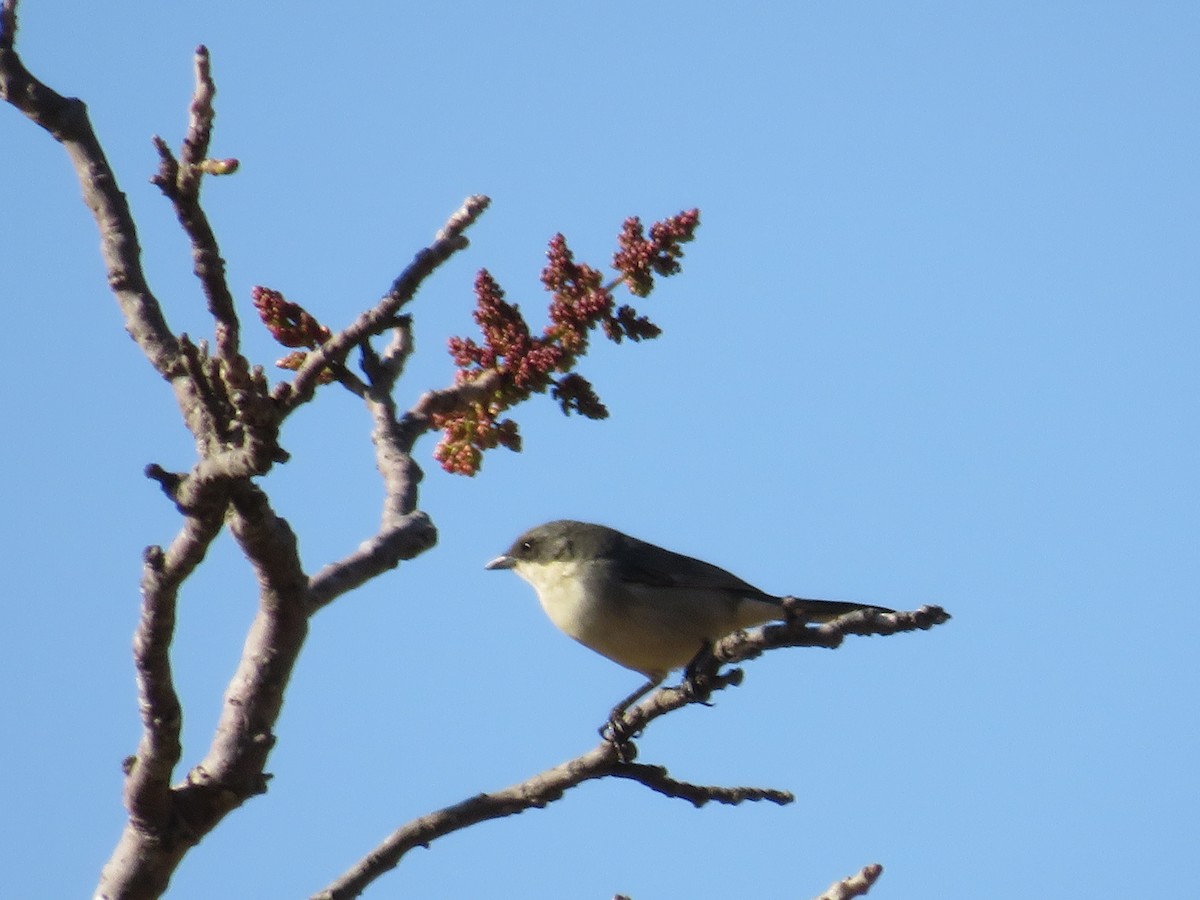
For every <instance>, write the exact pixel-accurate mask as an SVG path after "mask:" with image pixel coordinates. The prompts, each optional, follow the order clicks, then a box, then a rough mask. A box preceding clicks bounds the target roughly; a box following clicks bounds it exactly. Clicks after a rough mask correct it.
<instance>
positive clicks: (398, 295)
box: [272, 194, 491, 415]
mask: <svg viewBox="0 0 1200 900" xmlns="http://www.w3.org/2000/svg"><path fill="white" fill-rule="evenodd" d="M490 203H491V200H489V199H488V198H487V197H485V196H483V195H482V194H476V195H475V196H472V197H468V198H467V199H466V200H465V201H464V202H463V205H462V206H461V207H459V209H458V210H456V211H455V213H454V214H453V215H452V216H450V218H449V219H448V220H447V221H446V224H445V225H444V226H443V227H442V229H441V230H440V231H439V232H438V233H437V235H436V237H435V238H434V240H433V243H431V244H430V245H429V246H428V247H425V248H424V249H422V250H421V251H419V252H418V253H417V255H416V256H415V257H414V258H413V261H412V262H411V263H409V264H408V267H407V268H405V270H404V271H403V272H401V273H400V275H399V277H397V278H396V280H395V281H394V282H393V283H392V287H391V290H389V291H388V293H387V294H386V295H385V296H384V297H383V299H382V300H380V301H379V303H377V304H376V305H375V306H374V307H373V308H371V309H369V310H367V311H366V312H364V313H363V314H362V315H360V316H359V317H358V318H357V319H355V320H354V321H353V322H352V323H351V324H350V325H348V326H347V327H346V328H344V329H343V330H342V331H339V332H338V333H337V334H335V335H334V336H333V337H331V338H330V339H329V340H328V341H326V342H325V343H324V344H322V345H321V346H320V347H319V348H318V349H316V350H314V351H312V352H311V353H309V354H308V356H307V357H305V360H304V364H303V365H302V366H301V367H300V368H299V369H298V370H297V371H296V377H295V378H294V379H292V381H291V382H290V383H289V382H280V383H279V384H278V385H276V386H275V390H274V391H273V392H272V396H274V397H275V399H276V400H277V401H279V403H280V406H281V408H282V410H283V414H284V415H287V413H289V412H291V411H293V410H295V409H296V408H297V407H298V406H300V405H302V404H304V403H307V402H308V401H309V400H310V399H311V398H312V395H313V392H314V391H315V390H316V387H317V383H318V380H319V379H320V377H321V372H322V370H324V369H325V368H326V367H327V366H328V365H330V363H344V362H345V359H346V355H347V354H348V353H349V352H350V350H351V348H353V347H354V346H355V345H357V344H359V343H360V342H362V341H363V340H365V339H366V338H368V337H372V336H374V335H377V334H382V333H383V332H384V331H386V330H387V329H389V328H392V327H394V325H395V320H396V314H397V313H398V312H399V311H400V309H401V308H402V307H403V306H404V305H405V304H406V303H408V302H409V301H410V300H412V298H413V297H414V296H416V293H417V290H418V289H419V288H420V287H421V284H422V283H423V282H424V281H425V279H426V278H428V277H429V276H430V275H431V274H433V272H434V271H435V270H436V269H437V268H438V267H439V266H440V265H442V263H444V262H445V261H446V260H448V259H449V258H450V257H451V256H453V255H454V254H455V253H457V252H458V251H459V250H462V249H464V248H465V247H466V246H467V238H466V236H465V235H464V234H463V232H465V231H466V229H467V228H469V227H470V226H471V225H472V224H474V222H475V221H476V220H477V219H478V218H479V217H480V216H481V215H482V214H483V212H484V210H486V209H487V207H488V204H490Z"/></svg>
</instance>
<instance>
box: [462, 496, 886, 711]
mask: <svg viewBox="0 0 1200 900" xmlns="http://www.w3.org/2000/svg"><path fill="white" fill-rule="evenodd" d="M486 568H488V569H512V570H513V571H514V572H516V573H517V574H518V575H520V576H521V577H522V578H524V579H525V580H526V581H528V582H529V583H530V584H531V585H533V588H534V590H535V591H537V595H538V600H539V601H540V602H541V604H542V609H544V610H545V611H546V615H548V616H549V617H550V621H552V622H553V623H554V624H555V625H556V626H558V628H559V629H560V630H561V631H563V632H564V633H566V634H567V635H569V636H570V637H573V638H574V639H575V640H577V641H579V643H581V644H583V645H584V646H585V647H590V648H591V649H593V650H595V651H596V652H597V653H599V654H601V655H603V656H607V657H608V658H609V659H611V660H612V661H613V662H615V663H619V664H620V665H622V666H625V667H626V668H628V669H633V670H634V671H635V672H640V673H641V674H642V675H644V676H646V679H647V680H646V683H645V684H644V685H642V686H641V687H640V688H638V689H637V690H636V691H634V692H633V693H631V694H630V695H629V696H628V697H626V698H625V699H624V700H622V701H621V702H620V703H618V704H617V705H616V706H615V707H614V708H613V710H612V713H611V715H610V718H609V720H608V723H607V727H610V728H612V729H613V731H612V733H613V734H616V721H617V718H618V717H619V716H620V715H621V713H623V712H624V711H625V709H627V708H628V707H629V706H630V705H631V704H633V703H634V702H635V701H636V700H638V699H640V698H641V697H643V696H644V695H646V694H647V693H649V692H650V691H651V690H653V689H654V688H655V687H657V686H658V685H659V684H661V683H662V682H663V680H664V679H666V677H667V675H668V674H669V673H670V672H671V671H673V670H674V669H678V668H680V667H682V666H686V665H688V664H689V663H690V662H692V661H693V660H694V659H695V658H696V657H697V655H698V654H700V653H702V652H705V651H706V650H707V649H708V648H709V647H711V645H712V644H713V642H715V641H717V640H718V639H720V638H722V637H724V636H725V635H727V634H731V633H732V632H734V631H737V630H739V629H742V628H750V627H752V626H755V625H762V624H763V623H765V622H771V621H775V620H779V619H784V618H786V617H787V615H788V613H785V610H784V598H783V597H776V596H775V595H773V594H768V593H766V592H765V591H761V590H759V589H758V588H756V587H754V585H752V584H749V583H748V582H745V581H743V580H742V579H740V578H738V577H737V576H736V575H733V574H732V573H730V572H727V571H725V570H724V569H721V568H718V567H717V566H714V565H712V564H711V563H706V562H703V561H702V560H699V559H693V558H692V557H690V556H684V555H682V554H680V553H674V552H672V551H670V550H664V549H663V548H662V547H656V546H655V545H654V544H648V543H646V542H645V541H640V540H638V539H637V538H634V537H630V536H629V535H627V534H623V533H621V532H620V531H617V530H616V529H613V528H607V527H605V526H604V525H591V524H589V523H587V522H574V521H571V520H567V519H563V520H559V521H555V522H548V523H546V524H545V525H538V526H537V527H536V528H531V529H530V530H529V531H526V532H525V533H524V534H522V535H521V536H520V537H519V538H517V539H516V540H515V541H514V542H513V544H512V546H511V547H509V548H508V550H507V551H505V553H504V554H503V555H501V556H498V557H496V558H495V559H493V560H492V561H491V562H489V563H488V564H487V566H486ZM789 605H790V609H791V610H792V611H793V613H799V614H800V615H802V616H804V617H806V618H808V619H811V620H813V621H818V622H828V621H831V620H833V619H836V618H837V617H838V616H842V615H845V614H847V613H852V612H856V611H858V610H863V609H866V610H872V611H876V612H892V610H890V609H887V608H886V607H880V606H872V605H870V604H863V603H847V602H842V601H835V600H802V599H793V598H789ZM604 731H605V730H604V729H601V732H602V733H604Z"/></svg>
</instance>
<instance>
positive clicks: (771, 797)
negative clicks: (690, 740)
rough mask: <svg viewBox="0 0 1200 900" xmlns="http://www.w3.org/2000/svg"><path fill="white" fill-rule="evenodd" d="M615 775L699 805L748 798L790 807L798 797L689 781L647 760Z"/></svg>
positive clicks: (615, 771)
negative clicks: (670, 773)
mask: <svg viewBox="0 0 1200 900" xmlns="http://www.w3.org/2000/svg"><path fill="white" fill-rule="evenodd" d="M612 775H613V776H614V777H616V778H628V779H629V780H630V781H637V782H640V783H642V784H644V785H645V786H646V787H648V788H650V789H651V790H654V791H657V792H658V793H660V794H662V795H664V796H666V797H678V798H679V799H680V800H687V801H688V802H689V803H691V804H692V805H693V806H695V807H696V808H699V807H701V806H704V805H705V804H706V803H708V802H710V801H713V800H715V801H716V802H718V803H724V804H726V805H729V806H737V805H738V804H739V803H743V802H745V801H746V800H768V801H770V802H771V803H775V804H778V805H779V806H786V805H787V804H789V803H791V802H793V801H794V800H795V799H796V798H795V796H794V795H793V794H792V793H791V792H790V791H777V790H774V789H772V788H756V787H719V786H716V785H700V784H689V783H688V782H686V781H679V780H677V779H675V778H672V777H671V776H670V775H669V774H667V770H666V768H665V767H664V766H648V765H644V764H643V763H626V764H625V765H622V766H617V767H616V768H614V769H613V770H612Z"/></svg>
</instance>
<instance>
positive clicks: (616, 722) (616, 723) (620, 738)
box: [600, 678, 663, 747]
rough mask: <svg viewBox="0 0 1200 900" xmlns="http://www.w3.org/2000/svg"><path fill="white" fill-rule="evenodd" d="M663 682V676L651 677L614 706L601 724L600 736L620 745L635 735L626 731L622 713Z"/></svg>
mask: <svg viewBox="0 0 1200 900" xmlns="http://www.w3.org/2000/svg"><path fill="white" fill-rule="evenodd" d="M662 683H663V679H662V678H650V679H648V680H647V681H646V683H645V684H643V685H642V686H641V687H640V688H638V689H637V690H636V691H634V692H633V693H632V694H630V695H629V696H628V697H626V698H625V699H624V700H622V701H621V702H620V703H618V704H617V705H616V706H614V707H613V708H612V712H610V713H609V714H608V720H607V721H606V722H605V723H604V724H603V725H601V726H600V737H602V738H604V739H605V740H606V741H609V742H611V743H613V744H615V745H617V746H618V747H620V746H621V745H622V744H624V743H625V742H626V741H628V740H629V739H630V738H631V737H633V735H631V734H627V733H626V732H625V726H624V725H623V724H622V722H621V717H622V715H624V713H625V710H627V709H629V707H631V706H633V704H635V703H636V702H637V701H639V700H641V699H642V698H643V697H645V696H646V695H647V694H648V693H650V692H651V691H652V690H654V689H655V688H656V687H658V686H659V685H660V684H662Z"/></svg>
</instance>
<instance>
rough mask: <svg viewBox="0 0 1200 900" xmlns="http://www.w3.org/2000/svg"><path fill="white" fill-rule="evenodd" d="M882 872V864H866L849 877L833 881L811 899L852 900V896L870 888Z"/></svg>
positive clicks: (860, 895) (856, 895) (858, 895)
mask: <svg viewBox="0 0 1200 900" xmlns="http://www.w3.org/2000/svg"><path fill="white" fill-rule="evenodd" d="M882 874H883V866H881V865H879V863H871V864H870V865H868V866H863V867H862V870H861V871H859V872H857V873H855V874H854V875H851V876H850V877H849V878H843V879H842V880H841V881H835V882H834V883H833V884H831V885H830V886H829V887H828V888H827V889H826V890H825V892H824V893H823V894H821V895H820V896H818V897H815V898H813V900H852V898H854V897H862V896H863V895H865V894H866V893H867V891H869V890H870V889H871V885H873V884H874V883H875V882H876V881H878V880H879V876H880V875H882Z"/></svg>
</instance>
